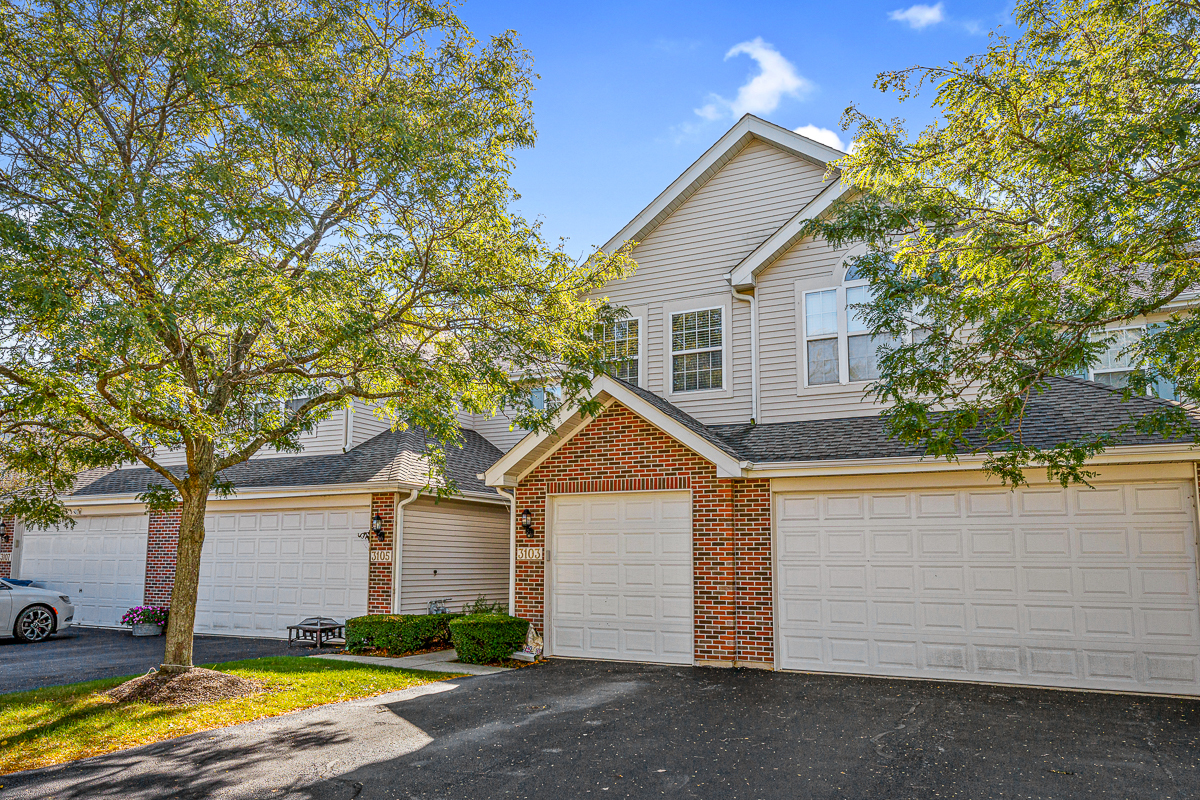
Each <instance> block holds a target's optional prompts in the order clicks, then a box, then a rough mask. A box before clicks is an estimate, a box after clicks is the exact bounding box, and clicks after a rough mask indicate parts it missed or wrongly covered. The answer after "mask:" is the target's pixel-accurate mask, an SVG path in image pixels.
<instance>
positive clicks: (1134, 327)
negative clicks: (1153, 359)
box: [1087, 323, 1150, 386]
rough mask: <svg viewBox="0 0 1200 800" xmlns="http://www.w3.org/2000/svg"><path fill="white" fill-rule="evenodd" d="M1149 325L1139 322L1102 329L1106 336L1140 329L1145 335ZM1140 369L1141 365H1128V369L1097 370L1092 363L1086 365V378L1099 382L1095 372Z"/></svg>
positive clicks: (1104, 372)
mask: <svg viewBox="0 0 1200 800" xmlns="http://www.w3.org/2000/svg"><path fill="white" fill-rule="evenodd" d="M1149 327H1150V325H1149V323H1143V324H1141V325H1122V326H1120V327H1117V328H1105V329H1104V334H1105V336H1108V335H1111V334H1114V333H1120V332H1121V331H1141V332H1142V334H1141V335H1142V336H1145V335H1146V331H1147V330H1148V329H1149ZM1140 369H1141V367H1140V366H1136V365H1135V366H1131V367H1129V368H1128V369H1102V370H1097V369H1096V368H1095V367H1094V366H1093V365H1091V364H1089V365H1088V368H1087V379H1088V380H1089V381H1093V382H1095V383H1099V382H1100V381H1097V380H1096V375H1097V373H1103V374H1111V373H1114V372H1137V371H1138V370H1140ZM1105 386H1108V384H1105Z"/></svg>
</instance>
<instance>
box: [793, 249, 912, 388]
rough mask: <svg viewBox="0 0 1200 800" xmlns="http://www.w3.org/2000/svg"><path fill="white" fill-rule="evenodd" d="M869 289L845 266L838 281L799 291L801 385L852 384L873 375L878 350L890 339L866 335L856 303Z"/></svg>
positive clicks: (876, 374) (861, 302)
mask: <svg viewBox="0 0 1200 800" xmlns="http://www.w3.org/2000/svg"><path fill="white" fill-rule="evenodd" d="M870 300H871V287H870V285H869V284H868V283H867V281H866V280H865V279H864V278H862V277H860V276H859V275H858V273H857V272H856V271H855V269H854V267H853V266H851V267H850V268H849V269H848V270H847V271H846V277H845V278H844V279H843V281H842V285H841V286H838V287H835V288H832V289H818V290H817V291H811V292H804V293H803V299H802V303H803V311H802V313H801V316H802V319H803V325H804V332H803V342H804V347H803V351H804V358H803V361H804V378H805V385H806V386H823V385H829V384H843V383H855V382H861V381H871V380H875V379H876V378H878V377H879V349H880V347H882V346H884V345H887V344H890V343H891V342H892V338H891V337H887V336H872V335H871V332H870V326H869V325H867V323H866V321H865V320H864V319H863V316H862V309H861V308H860V306H862V305H864V304H866V303H868V302H870Z"/></svg>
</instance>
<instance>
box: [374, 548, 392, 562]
mask: <svg viewBox="0 0 1200 800" xmlns="http://www.w3.org/2000/svg"><path fill="white" fill-rule="evenodd" d="M371 560H372V561H391V560H392V551H391V550H372V551H371Z"/></svg>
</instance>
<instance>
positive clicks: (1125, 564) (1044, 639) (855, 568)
mask: <svg viewBox="0 0 1200 800" xmlns="http://www.w3.org/2000/svg"><path fill="white" fill-rule="evenodd" d="M1189 492H1190V488H1189V485H1187V484H1184V483H1178V484H1165V485H1164V484H1145V485H1139V484H1131V485H1120V486H1116V485H1113V486H1100V487H1098V488H1097V489H1094V490H1092V489H1074V488H1072V489H1070V490H1065V491H1064V490H1061V489H1048V490H1043V489H1036V490H1026V489H1023V490H1018V491H1017V492H1015V493H1012V492H1002V493H1001V492H995V491H992V490H986V491H985V490H974V489H970V490H954V491H941V490H939V491H933V492H930V491H911V492H907V493H860V494H859V495H858V497H859V502H857V503H856V502H854V500H853V498H852V496H851V495H850V494H849V493H845V492H842V493H837V494H835V495H828V496H821V495H810V494H795V495H788V494H782V495H777V497H776V502H775V509H776V530H777V542H778V543H779V548H778V550H777V556H776V558H777V569H776V573H775V574H776V576H777V580H778V582H779V590H778V591H779V597H778V603H777V609H778V641H779V657H780V665H781V666H782V667H783V668H785V669H805V670H827V671H834V672H851V673H873V674H881V675H895V676H904V677H922V676H925V677H939V676H940V677H948V676H954V677H965V678H969V677H971V676H980V677H981V679H983V676H986V679H987V680H999V681H1001V682H1012V683H1027V684H1028V683H1032V684H1046V685H1054V686H1078V687H1085V688H1088V687H1090V688H1116V689H1138V688H1144V689H1147V690H1152V691H1160V690H1163V691H1172V692H1184V693H1188V694H1200V603H1198V602H1197V593H1196V575H1197V570H1196V561H1195V559H1196V556H1195V547H1196V543H1195V532H1194V523H1193V518H1192V515H1193V513H1194V512H1193V509H1192V504H1191V496H1190V494H1189ZM901 497H903V498H906V499H905V500H903V501H902V500H901V499H900V498H901ZM857 508H862V509H864V510H865V513H864V514H863V515H862V517H861V519H859V520H858V521H855V520H854V519H853V513H852V512H854V511H855V509H857ZM906 509H907V510H908V512H910V513H909V515H908V516H906ZM1100 516H1103V524H1097V522H1100V520H1099V519H1097V518H1098V517H1100ZM1039 520H1045V524H1042V523H1041V522H1039ZM855 537H861V540H862V541H863V542H865V551H864V552H862V553H861V554H860V555H856V554H855V549H856V547H857V544H856V538H855ZM814 541H815V542H816V543H817V546H816V547H814V546H813V543H814ZM909 542H911V545H908V544H907V543H909Z"/></svg>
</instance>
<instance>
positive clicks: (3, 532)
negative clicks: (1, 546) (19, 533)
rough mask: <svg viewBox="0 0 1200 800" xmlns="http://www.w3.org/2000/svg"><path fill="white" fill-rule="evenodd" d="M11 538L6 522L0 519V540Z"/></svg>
mask: <svg viewBox="0 0 1200 800" xmlns="http://www.w3.org/2000/svg"><path fill="white" fill-rule="evenodd" d="M11 539H12V534H11V533H9V532H8V523H7V522H5V521H4V520H2V519H0V542H7V541H10V540H11Z"/></svg>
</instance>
